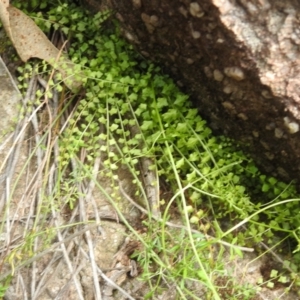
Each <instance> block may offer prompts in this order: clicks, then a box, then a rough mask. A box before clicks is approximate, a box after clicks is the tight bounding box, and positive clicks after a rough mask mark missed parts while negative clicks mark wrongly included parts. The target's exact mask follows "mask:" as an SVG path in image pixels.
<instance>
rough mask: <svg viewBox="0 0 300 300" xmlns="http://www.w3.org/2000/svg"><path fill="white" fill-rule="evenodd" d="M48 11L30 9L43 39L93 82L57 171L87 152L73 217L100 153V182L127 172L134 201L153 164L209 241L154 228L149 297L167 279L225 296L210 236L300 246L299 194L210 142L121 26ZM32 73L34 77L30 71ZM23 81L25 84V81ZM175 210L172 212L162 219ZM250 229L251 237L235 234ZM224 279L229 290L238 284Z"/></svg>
mask: <svg viewBox="0 0 300 300" xmlns="http://www.w3.org/2000/svg"><path fill="white" fill-rule="evenodd" d="M44 4H45V1H42V2H40V5H39V6H38V2H37V1H31V6H29V8H30V7H35V8H36V7H39V8H40V11H39V12H37V13H35V15H34V16H35V20H36V22H37V24H38V25H39V26H40V27H41V28H42V29H43V30H44V31H45V32H49V31H50V30H60V31H61V32H62V33H63V34H65V35H66V36H67V37H68V39H69V40H70V44H69V51H68V53H69V55H70V58H71V59H72V61H74V62H75V63H77V64H80V65H81V66H82V67H83V68H85V70H86V74H87V80H86V81H85V82H84V88H85V93H84V96H81V99H80V101H79V103H78V105H77V107H76V110H75V113H74V114H73V116H72V118H71V119H70V120H69V126H68V128H66V130H65V131H64V133H63V135H62V137H61V139H60V157H59V163H60V166H59V167H60V168H61V169H64V168H67V167H68V165H69V164H70V162H71V160H72V159H76V157H77V156H78V153H79V152H80V151H82V150H83V149H84V150H85V152H86V153H87V155H86V157H85V161H84V162H83V163H84V164H85V166H86V169H85V171H84V172H82V173H76V174H71V175H70V176H69V178H65V179H64V180H65V182H64V183H63V184H62V185H61V193H62V194H61V195H62V196H64V195H67V194H72V195H74V197H73V198H69V200H68V203H69V206H70V207H71V208H73V206H74V205H75V202H76V197H77V196H78V194H79V192H78V191H76V190H74V186H75V185H74V182H76V180H81V179H82V178H83V177H84V176H86V171H87V170H88V171H89V172H90V173H92V167H93V163H94V162H95V160H96V158H97V157H98V156H99V155H100V154H102V155H103V156H102V157H104V158H105V159H104V161H103V165H104V167H105V168H104V169H103V170H102V171H101V172H102V173H101V174H100V175H102V176H107V177H108V178H110V179H111V184H112V186H116V185H117V180H118V176H117V172H116V170H118V168H119V167H120V166H122V165H123V166H126V167H128V168H129V170H130V171H131V173H132V176H133V178H134V182H135V183H136V185H137V194H140V195H145V192H144V189H143V185H142V184H141V182H140V177H139V176H140V173H139V168H138V163H139V159H140V158H141V157H147V158H150V159H151V160H152V161H153V168H155V169H156V170H157V172H158V174H159V176H160V178H161V179H162V180H164V181H165V182H166V183H167V184H168V187H169V189H170V190H171V191H172V193H173V198H172V200H171V202H170V203H176V207H177V209H178V210H179V211H180V212H181V215H182V216H183V219H184V222H185V223H186V224H187V226H191V224H193V226H194V228H196V229H197V230H198V231H199V232H201V233H203V235H201V236H199V235H192V234H191V233H187V232H186V231H184V230H183V231H182V232H181V233H180V234H178V231H177V232H171V230H170V231H169V232H168V234H166V233H164V230H166V229H163V224H157V225H158V226H159V227H155V226H154V225H153V224H151V222H149V223H147V226H148V231H149V232H148V234H149V235H148V237H145V241H146V242H147V243H148V246H147V248H146V249H145V250H144V251H143V252H141V253H137V254H136V257H137V258H138V260H139V262H140V263H141V264H142V266H143V269H144V270H143V277H144V278H145V279H150V278H154V277H155V278H156V279H157V281H156V283H155V284H154V285H155V286H153V287H152V289H151V292H150V294H151V293H152V292H153V291H154V290H155V288H157V286H159V284H160V282H161V281H164V280H167V281H168V282H171V283H178V285H179V287H178V292H179V294H182V295H185V296H190V291H189V282H190V281H199V282H202V283H203V284H204V285H205V286H206V288H207V289H208V290H209V291H210V292H211V293H212V295H214V296H215V297H216V293H217V292H216V290H217V289H218V290H219V292H220V293H221V291H222V287H219V288H217V287H216V285H217V284H218V282H219V283H220V282H221V281H220V278H223V277H222V272H223V269H222V267H223V264H222V263H221V262H222V253H223V252H222V251H224V249H223V248H222V247H220V249H219V254H218V255H217V259H216V260H215V257H214V255H215V254H214V253H213V252H210V251H208V249H212V245H213V242H210V241H209V240H207V239H206V238H205V237H206V234H210V235H213V236H216V241H218V237H222V239H225V240H227V241H228V242H229V243H232V244H234V242H235V243H236V244H239V245H246V246H253V245H257V243H259V242H261V241H264V242H266V243H268V244H270V245H273V244H274V242H275V241H276V239H277V236H278V233H279V232H280V234H281V235H283V236H284V237H286V236H289V237H292V238H293V239H295V240H296V242H297V243H298V244H300V238H299V228H300V218H299V213H298V206H299V204H298V201H289V202H285V203H284V204H283V202H281V201H282V200H285V199H287V198H290V199H293V198H297V193H296V190H295V186H294V185H292V184H289V185H287V184H285V183H283V182H280V181H278V180H276V179H275V178H273V177H269V176H266V175H263V174H261V172H260V171H259V170H258V168H257V167H256V166H255V164H254V162H253V161H252V160H251V158H249V157H248V156H247V155H245V154H244V153H243V152H242V151H241V150H240V149H239V148H238V147H237V146H236V145H235V143H233V142H232V141H231V140H230V139H228V138H226V137H223V136H221V137H216V136H213V135H212V132H211V130H210V129H209V128H208V126H207V124H206V122H205V121H204V120H203V119H202V118H201V117H200V116H199V114H198V111H197V110H196V109H195V108H194V107H193V105H192V103H191V102H190V100H189V97H188V96H187V95H184V94H183V93H182V92H180V91H179V89H178V88H177V87H176V85H175V84H174V83H173V81H172V80H171V79H170V78H168V77H167V76H166V75H164V74H162V72H161V69H160V68H159V67H158V66H155V65H153V64H152V63H150V62H147V61H145V60H144V59H143V58H142V57H140V56H139V55H138V54H137V53H136V52H134V51H133V47H132V46H130V45H128V44H127V43H126V42H125V41H124V40H123V39H122V38H121V37H120V33H119V31H118V26H116V24H115V23H114V22H112V21H111V22H109V24H108V25H106V26H103V27H102V26H100V25H101V24H102V23H103V22H104V20H106V19H107V18H108V16H109V15H110V13H109V12H106V13H98V14H97V15H95V16H93V17H92V16H90V15H88V14H87V13H86V12H85V11H83V10H81V9H78V8H77V7H76V6H75V5H73V4H66V3H65V4H60V5H55V6H53V7H52V8H51V9H47V10H45V11H44V8H45V5H44ZM29 8H28V9H29ZM26 68H28V71H29V69H30V65H27V67H26ZM25 74H26V73H25ZM24 76H25V75H23V77H22V76H20V78H19V79H20V80H24V79H26V76H25V77H24ZM23 87H24V88H26V86H24V85H23ZM144 198H146V197H144ZM146 201H147V200H146V199H145V202H146ZM161 202H164V199H161ZM281 203H282V204H281ZM146 205H147V204H146V203H145V206H146ZM169 210H170V205H169V204H168V205H167V206H166V210H165V211H164V212H163V214H164V220H167V219H168V218H169V215H170V212H169ZM245 220H246V221H245ZM243 221H245V222H244V223H243V224H246V225H245V228H243V227H237V230H236V231H233V230H231V229H230V228H232V226H234V225H235V224H239V222H243ZM160 226H161V227H160ZM188 228H189V227H188ZM228 228H229V229H228ZM154 237H155V238H154ZM216 241H214V243H215V242H216ZM191 245H192V246H191ZM233 249H235V248H234V247H233ZM299 249H300V246H299ZM234 251H236V252H238V250H234ZM235 254H237V253H235ZM179 257H182V258H181V259H180V258H179ZM155 265H156V266H155ZM153 270H154V271H153ZM211 270H213V271H211ZM298 271H299V270H295V272H298ZM162 274H163V275H162ZM212 274H214V276H212ZM211 277H213V278H214V279H211ZM224 278H226V282H224V281H222V282H221V283H222V284H221V285H222V286H223V285H224V286H225V284H227V283H228V282H230V280H231V279H228V278H227V277H224ZM224 278H223V279H224ZM162 279H163V280H162ZM217 279H219V281H218V280H217ZM227 281H228V282H227ZM151 284H152V283H151ZM228 284H229V283H228ZM235 293H237V294H238V293H241V295H242V296H241V298H238V297H237V298H233V297H234V296H233V295H228V297H229V296H231V297H232V298H230V299H250V297H251V295H252V294H251V292H249V289H245V290H243V288H242V287H238V286H237V287H236V289H235ZM247 293H248V294H247ZM185 296H184V297H185ZM149 297H150V295H149ZM226 297H227V296H226ZM243 297H244V298H243ZM215 299H219V298H215ZM224 299H225V298H224ZM226 299H227V298H226ZM228 299H229V298H228Z"/></svg>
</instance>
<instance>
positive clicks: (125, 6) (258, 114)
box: [86, 0, 300, 181]
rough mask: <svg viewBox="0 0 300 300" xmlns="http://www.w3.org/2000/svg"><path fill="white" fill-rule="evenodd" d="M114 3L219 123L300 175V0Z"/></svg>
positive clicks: (277, 166)
mask: <svg viewBox="0 0 300 300" xmlns="http://www.w3.org/2000/svg"><path fill="white" fill-rule="evenodd" d="M86 2H89V3H90V4H92V2H93V3H94V8H97V7H99V8H100V5H99V6H98V4H97V3H99V2H98V1H96V0H93V1H92V0H86ZM106 4H108V6H110V7H112V8H113V9H114V10H115V11H116V16H117V18H118V19H119V20H120V22H121V25H122V30H123V33H124V36H125V37H126V38H127V39H128V40H129V41H130V42H131V43H133V44H134V45H135V46H136V48H137V50H138V51H139V52H140V53H142V54H143V55H144V56H145V57H149V58H150V59H152V60H154V61H157V62H159V63H160V64H161V65H162V64H164V66H165V67H166V69H167V70H168V71H169V72H170V74H172V76H173V78H175V80H176V81H177V84H178V85H179V86H181V87H185V88H187V90H188V91H189V92H190V93H191V95H192V97H193V98H194V100H195V103H197V106H198V107H199V110H200V112H201V115H203V116H205V117H206V118H207V119H208V120H209V124H210V126H211V127H212V128H213V129H215V130H221V131H222V132H223V133H224V134H226V135H229V136H231V137H233V138H235V139H237V140H238V141H241V142H243V143H245V144H249V145H250V150H251V152H252V154H253V157H254V158H255V160H256V161H257V163H258V164H259V165H260V166H262V167H263V169H264V170H265V171H267V172H268V173H271V174H272V175H274V176H277V177H279V178H281V179H284V180H286V181H288V180H291V179H295V178H296V179H300V175H299V174H300V151H299V150H298V149H299V146H300V132H299V122H300V111H299V109H300V104H299V103H300V84H299V80H300V79H299V73H300V56H299V53H300V52H299V44H300V26H299V23H300V20H299V16H300V4H299V2H298V1H296V0H285V1H282V0H278V1H276V0H251V1H250V0H201V1H200V0H197V1H190V0H172V1H167V0H165V1H163V0H110V1H108V3H106ZM102 5H103V3H102Z"/></svg>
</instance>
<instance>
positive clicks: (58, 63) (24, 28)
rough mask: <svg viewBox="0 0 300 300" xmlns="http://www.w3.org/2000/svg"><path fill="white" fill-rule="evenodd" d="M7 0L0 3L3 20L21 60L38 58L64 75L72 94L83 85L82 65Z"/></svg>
mask: <svg viewBox="0 0 300 300" xmlns="http://www.w3.org/2000/svg"><path fill="white" fill-rule="evenodd" d="M8 2H9V1H8V0H0V18H1V21H2V23H3V26H4V28H5V30H6V32H7V34H8V36H9V37H10V39H11V41H12V43H13V44H14V46H15V48H16V50H17V52H18V54H19V56H20V58H21V59H22V61H24V62H26V61H27V60H28V59H29V58H31V57H37V58H40V59H42V60H45V61H46V62H48V63H49V64H50V65H51V66H52V67H54V68H55V69H56V70H58V71H59V72H61V74H62V77H63V80H64V82H65V84H66V85H67V86H68V88H70V89H71V90H72V91H77V90H78V89H79V88H80V86H81V85H82V79H83V72H82V71H80V66H79V65H76V64H74V63H73V62H71V61H70V60H69V59H67V58H66V57H64V56H62V55H61V51H59V50H58V49H57V48H56V47H55V46H54V45H53V44H52V43H51V42H50V41H49V40H48V38H47V36H46V35H45V34H44V33H43V32H42V31H41V29H40V28H39V27H38V26H37V25H36V24H35V23H34V21H33V20H31V19H30V18H29V17H28V16H27V15H25V14H24V13H23V12H22V11H20V10H19V9H17V8H15V7H13V6H11V5H10V6H9V5H8Z"/></svg>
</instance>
